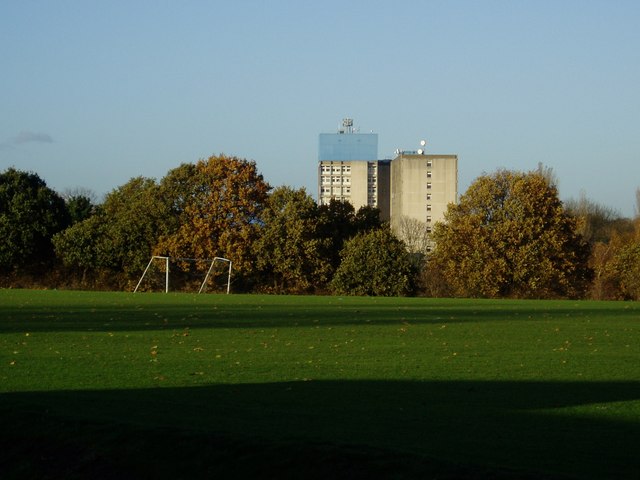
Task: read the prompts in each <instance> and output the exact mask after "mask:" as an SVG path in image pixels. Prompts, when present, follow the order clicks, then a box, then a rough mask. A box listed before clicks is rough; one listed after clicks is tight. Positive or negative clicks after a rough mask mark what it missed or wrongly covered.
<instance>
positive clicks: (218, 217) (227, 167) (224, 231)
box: [154, 155, 271, 283]
mask: <svg viewBox="0 0 640 480" xmlns="http://www.w3.org/2000/svg"><path fill="white" fill-rule="evenodd" d="M270 188H271V187H270V186H269V184H267V183H266V182H265V181H264V179H263V177H262V175H261V174H259V173H258V170H257V168H256V163H255V162H253V161H248V160H244V159H240V158H237V157H228V156H226V155H219V156H211V157H209V158H208V159H206V160H200V161H198V162H197V163H196V164H195V165H194V164H184V165H181V166H180V167H178V168H176V169H174V170H172V171H170V172H169V173H168V174H167V176H166V177H165V178H163V180H162V181H161V185H160V189H161V192H162V196H163V197H164V198H165V199H167V201H169V202H170V205H169V210H170V212H171V218H170V219H169V222H171V223H172V224H173V225H174V226H175V228H173V229H170V230H171V233H169V234H168V235H165V236H163V237H162V238H161V239H160V241H159V242H158V244H157V245H156V247H155V249H154V252H155V254H157V255H168V256H171V257H188V258H203V259H204V258H213V257H225V258H229V259H232V261H233V270H234V276H235V278H236V281H239V282H245V283H246V282H247V281H248V280H249V277H250V276H251V274H252V271H253V269H254V263H255V254H254V251H253V249H252V245H253V243H254V241H255V240H256V239H257V238H258V235H259V232H260V224H261V215H262V212H263V210H264V208H265V205H266V202H267V195H268V192H269V190H270Z"/></svg>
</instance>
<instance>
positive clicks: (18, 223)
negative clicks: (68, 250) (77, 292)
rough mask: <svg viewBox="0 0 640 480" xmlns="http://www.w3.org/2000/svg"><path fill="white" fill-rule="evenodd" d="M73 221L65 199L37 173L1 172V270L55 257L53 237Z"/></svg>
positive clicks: (8, 269) (39, 262) (34, 264)
mask: <svg viewBox="0 0 640 480" xmlns="http://www.w3.org/2000/svg"><path fill="white" fill-rule="evenodd" d="M69 223H70V218H69V212H68V210H67V207H66V205H65V203H64V200H63V199H62V197H61V196H60V195H58V194H57V193H56V192H55V191H53V190H51V189H50V188H49V187H47V185H46V183H45V182H44V180H42V179H41V178H40V177H39V176H38V175H36V174H35V173H27V172H22V171H19V170H16V169H14V168H9V169H8V170H6V171H4V172H3V173H0V238H1V239H2V240H1V241H0V270H4V271H10V270H15V269H20V268H24V267H31V266H37V265H41V264H43V263H46V262H49V261H51V260H52V259H53V257H54V256H53V246H52V244H51V238H52V237H53V235H55V234H56V233H58V232H60V231H62V230H64V229H65V228H66V227H67V226H68V225H69Z"/></svg>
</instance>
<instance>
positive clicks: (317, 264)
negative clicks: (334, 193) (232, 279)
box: [255, 187, 331, 293]
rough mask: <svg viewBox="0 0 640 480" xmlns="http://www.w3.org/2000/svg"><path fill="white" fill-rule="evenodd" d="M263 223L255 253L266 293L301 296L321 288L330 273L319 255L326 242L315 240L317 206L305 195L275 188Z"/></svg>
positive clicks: (282, 188) (270, 196)
mask: <svg viewBox="0 0 640 480" xmlns="http://www.w3.org/2000/svg"><path fill="white" fill-rule="evenodd" d="M263 220H264V226H263V228H262V230H261V232H260V238H259V239H258V241H257V242H256V245H255V249H256V252H257V253H258V260H257V265H258V267H259V268H260V270H261V271H262V272H263V274H264V275H265V276H266V277H267V278H266V279H265V281H268V285H269V289H270V290H272V291H275V292H290V293H304V292H313V291H314V290H317V289H322V288H323V287H325V286H326V284H327V283H328V280H329V272H330V270H331V268H330V264H329V262H327V261H326V259H325V258H323V257H322V254H321V252H322V250H323V248H322V246H323V242H326V239H321V238H319V237H318V206H317V205H316V203H315V202H314V200H313V199H312V198H311V197H310V196H309V195H308V194H307V193H306V191H305V190H304V189H300V190H294V189H292V188H290V187H279V188H276V189H275V190H274V191H273V192H272V193H271V195H269V200H268V202H267V208H266V209H265V211H264V213H263ZM267 279H268V280H267Z"/></svg>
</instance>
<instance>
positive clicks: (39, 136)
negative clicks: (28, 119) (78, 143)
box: [9, 131, 53, 145]
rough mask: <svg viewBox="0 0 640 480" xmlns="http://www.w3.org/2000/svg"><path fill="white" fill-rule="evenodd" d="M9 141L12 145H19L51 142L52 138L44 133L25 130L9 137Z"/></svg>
mask: <svg viewBox="0 0 640 480" xmlns="http://www.w3.org/2000/svg"><path fill="white" fill-rule="evenodd" d="M9 142H10V143H12V144H13V145H20V144H23V143H32V142H35V143H53V138H51V136H50V135H47V134H46V133H37V132H27V131H22V132H20V133H19V134H18V135H16V136H15V137H13V138H11V139H9Z"/></svg>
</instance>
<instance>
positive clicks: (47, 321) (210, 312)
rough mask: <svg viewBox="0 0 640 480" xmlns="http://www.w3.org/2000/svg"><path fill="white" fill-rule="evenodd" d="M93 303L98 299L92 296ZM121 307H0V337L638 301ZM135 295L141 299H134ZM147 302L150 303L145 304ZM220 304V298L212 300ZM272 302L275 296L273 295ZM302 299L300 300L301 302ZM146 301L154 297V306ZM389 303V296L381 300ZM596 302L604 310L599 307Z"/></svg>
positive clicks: (533, 316)
mask: <svg viewBox="0 0 640 480" xmlns="http://www.w3.org/2000/svg"><path fill="white" fill-rule="evenodd" d="M97 298H98V299H99V298H100V297H99V296H98V297H97ZM122 298H123V299H124V301H123V302H122V303H117V304H114V303H101V302H99V301H98V302H95V303H93V302H92V301H91V297H88V296H86V297H81V299H82V300H83V301H82V302H78V303H75V304H73V303H69V304H63V305H47V304H41V305H22V306H19V305H15V304H14V305H11V304H6V305H3V306H1V307H0V313H1V317H0V333H10V332H24V331H30V332H65V331H70V332H71V331H111V332H113V331H149V330H161V329H182V328H187V327H188V328H229V329H235V328H286V327H297V326H302V327H304V326H317V325H320V326H340V325H343V326H344V325H353V326H360V325H367V324H370V325H386V324H402V323H409V324H414V325H419V324H433V325H441V324H445V323H479V322H486V321H503V320H504V321H512V320H518V321H531V320H534V321H539V320H542V319H548V320H550V319H554V318H555V319H563V320H566V319H567V318H569V317H571V318H574V319H575V318H596V319H601V318H602V317H603V315H605V316H607V317H615V318H617V319H629V320H637V318H638V315H639V313H640V304H635V303H631V304H628V303H623V302H617V303H609V304H605V303H604V302H603V303H602V304H601V305H600V307H599V308H589V307H588V306H585V305H584V304H579V303H578V304H574V303H572V302H564V303H557V302H556V303H554V304H545V303H544V302H539V303H536V302H526V301H523V302H504V303H503V304H501V305H498V306H496V305H495V304H494V303H487V302H486V301H477V302H475V303H474V302H473V301H457V302H458V303H454V302H455V301H451V300H438V299H395V303H393V302H386V301H381V300H380V299H376V298H370V299H362V298H360V299H355V300H354V299H350V300H349V302H344V304H343V303H341V301H340V300H339V299H336V298H333V297H331V298H329V297H320V298H326V302H324V303H322V302H320V301H319V300H318V299H317V298H316V299H313V297H308V298H312V299H313V300H309V303H305V301H304V300H300V299H298V298H296V297H293V298H294V300H290V301H288V300H287V298H291V297H283V298H282V300H281V301H279V302H278V301H274V300H273V299H271V300H270V301H269V302H268V303H266V304H263V303H261V302H260V300H259V298H260V297H252V296H237V297H235V298H234V301H233V302H231V303H229V301H228V300H227V299H225V298H224V297H222V300H220V301H219V303H217V302H216V298H215V297H213V300H212V299H211V298H212V297H209V299H206V300H204V301H195V300H193V299H194V298H195V297H193V296H192V297H191V302H192V303H190V302H189V301H187V300H189V298H190V297H188V296H184V297H180V296H177V297H176V296H174V297H167V298H162V297H158V296H155V297H148V298H145V297H144V296H142V295H141V296H139V297H134V296H128V297H126V296H123V297H122ZM140 298H143V299H144V301H139V300H138V299H140ZM149 298H151V300H149ZM217 298H218V299H220V298H221V297H219V296H218V297H217ZM275 298H276V299H278V298H279V297H275ZM301 298H302V297H301ZM154 299H159V300H158V302H157V303H154V301H153V300H154ZM382 300H389V299H382ZM602 305H604V307H603V306H602Z"/></svg>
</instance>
